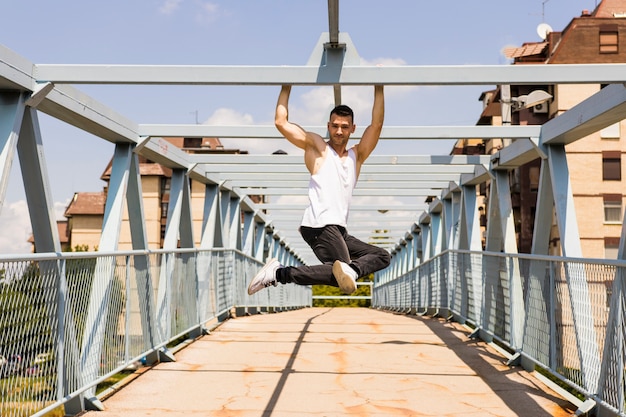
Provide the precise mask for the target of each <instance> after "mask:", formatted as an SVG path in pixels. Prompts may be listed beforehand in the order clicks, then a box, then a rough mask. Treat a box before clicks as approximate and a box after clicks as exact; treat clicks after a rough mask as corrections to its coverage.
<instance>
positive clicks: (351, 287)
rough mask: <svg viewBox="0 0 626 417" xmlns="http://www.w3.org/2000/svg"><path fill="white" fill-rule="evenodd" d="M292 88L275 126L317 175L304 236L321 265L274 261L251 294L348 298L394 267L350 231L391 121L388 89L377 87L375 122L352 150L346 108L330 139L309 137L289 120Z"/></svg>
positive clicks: (284, 93)
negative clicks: (324, 292) (311, 288)
mask: <svg viewBox="0 0 626 417" xmlns="http://www.w3.org/2000/svg"><path fill="white" fill-rule="evenodd" d="M290 93H291V86H288V85H287V86H283V87H282V89H281V91H280V95H279V96H278V103H277V105H276V116H275V124H276V127H277V128H278V130H279V131H280V133H281V134H282V135H283V136H284V137H285V138H286V139H287V140H288V141H289V142H291V143H293V144H294V145H295V146H297V147H298V148H301V149H303V150H304V163H305V165H306V167H307V169H308V170H309V172H310V173H311V179H310V181H309V203H310V205H309V207H308V208H307V209H306V210H305V212H304V216H303V218H302V223H301V226H300V229H299V230H300V234H301V235H302V237H303V238H304V240H305V241H306V242H307V243H308V244H309V246H310V247H311V249H313V252H314V253H315V255H316V256H317V258H318V259H319V260H320V261H321V262H322V264H321V265H311V266H300V267H289V266H288V267H283V266H282V265H280V263H279V262H278V261H277V260H276V259H270V260H269V261H268V262H267V263H266V264H265V266H264V267H263V268H262V269H261V271H259V273H258V274H257V275H256V276H255V277H254V278H253V279H252V281H251V282H250V285H249V286H248V294H250V295H252V294H254V293H256V292H257V291H260V290H261V289H263V288H265V287H269V286H270V285H273V286H276V285H278V283H281V284H286V283H290V282H292V283H295V284H299V285H332V286H335V287H339V288H341V290H342V292H344V293H345V294H352V293H353V292H354V291H355V290H356V279H357V278H359V277H362V276H366V275H368V274H370V273H372V272H376V271H378V270H381V269H383V268H386V267H387V266H388V265H389V262H390V260H391V256H390V255H389V253H388V252H387V251H386V250H384V249H382V248H379V247H376V246H372V245H369V244H367V243H365V242H361V241H360V240H358V239H356V238H355V237H353V236H350V235H349V234H348V232H347V230H346V226H347V223H348V211H349V208H350V200H351V199H352V190H353V189H354V187H355V185H356V182H357V179H358V177H359V172H360V171H361V166H362V165H363V162H365V160H366V159H367V157H368V156H370V154H371V153H372V151H373V150H374V148H375V147H376V144H377V143H378V138H379V137H380V132H381V130H382V128H383V120H384V116H385V105H384V94H383V86H382V85H377V86H375V87H374V105H373V108H372V122H371V123H370V125H369V126H368V127H367V128H366V129H365V132H364V133H363V137H362V138H361V141H360V142H359V143H358V144H356V145H354V146H353V147H351V148H350V149H347V148H346V146H347V144H348V140H349V139H350V135H351V134H352V133H354V130H355V128H356V125H355V124H354V114H353V112H352V110H351V109H350V108H349V107H348V106H345V105H339V106H337V107H335V108H334V109H333V110H332V111H331V113H330V120H329V122H328V133H329V139H328V141H325V140H324V139H323V138H322V137H321V136H320V135H318V134H316V133H313V132H307V131H305V130H304V129H302V127H300V126H298V125H297V124H294V123H291V122H290V121H289V120H288V110H287V104H288V102H289V95H290Z"/></svg>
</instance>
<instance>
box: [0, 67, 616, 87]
mask: <svg viewBox="0 0 626 417" xmlns="http://www.w3.org/2000/svg"><path fill="white" fill-rule="evenodd" d="M624 74H626V64H611V65H604V64H576V65H573V64H568V65H559V64H553V65H508V66H505V65H424V66H384V67H379V66H344V67H343V68H342V70H341V71H326V72H320V67H317V66H308V65H305V66H216V65H106V64H105V65H81V64H36V65H34V67H33V79H35V80H36V81H37V82H52V83H54V84H57V85H59V84H119V85H128V84H134V85H150V84H152V85H154V84H163V85H276V86H278V85H284V84H291V85H335V84H341V85H373V84H383V85H414V86H420V85H499V84H517V85H526V84H530V85H536V84H537V83H538V82H539V80H540V82H541V83H542V84H574V83H575V84H585V83H592V84H599V83H601V84H612V83H622V82H625V81H626V77H625V76H624ZM0 75H1V74H0Z"/></svg>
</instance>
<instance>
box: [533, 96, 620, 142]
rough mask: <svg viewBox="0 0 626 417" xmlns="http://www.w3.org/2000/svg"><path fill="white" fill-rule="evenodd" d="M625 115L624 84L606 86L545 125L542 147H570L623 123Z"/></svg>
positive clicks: (542, 132) (543, 126)
mask: <svg viewBox="0 0 626 417" xmlns="http://www.w3.org/2000/svg"><path fill="white" fill-rule="evenodd" d="M625 114H626V87H625V86H624V84H614V85H609V86H606V87H605V88H603V89H601V90H600V91H599V92H597V93H596V94H594V95H592V96H591V97H589V98H587V99H586V100H584V101H582V102H581V103H579V104H577V105H576V106H574V107H572V108H571V109H569V110H568V111H566V112H565V113H563V114H561V115H559V117H555V118H554V119H551V120H549V121H548V122H546V123H545V124H544V125H542V128H541V142H540V145H554V144H563V145H567V144H569V143H572V142H575V141H577V140H578V139H582V138H584V137H585V136H588V135H590V134H592V133H595V132H598V131H599V130H600V129H603V128H605V127H607V126H610V125H612V124H614V123H617V122H619V121H621V120H623V119H624V115H625Z"/></svg>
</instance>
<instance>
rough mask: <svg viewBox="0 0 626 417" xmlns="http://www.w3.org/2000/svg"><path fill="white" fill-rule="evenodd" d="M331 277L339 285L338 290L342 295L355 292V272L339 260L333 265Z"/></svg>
mask: <svg viewBox="0 0 626 417" xmlns="http://www.w3.org/2000/svg"><path fill="white" fill-rule="evenodd" d="M333 275H334V276H335V279H336V280H337V284H339V288H341V291H343V293H344V294H352V293H353V292H355V291H356V279H357V278H358V277H357V275H356V271H355V270H354V269H352V268H350V266H349V265H348V264H347V263H345V262H341V261H339V260H337V261H335V263H333Z"/></svg>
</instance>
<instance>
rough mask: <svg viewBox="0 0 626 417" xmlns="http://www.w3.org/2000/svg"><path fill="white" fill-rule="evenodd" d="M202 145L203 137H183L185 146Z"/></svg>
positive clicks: (197, 146)
mask: <svg viewBox="0 0 626 417" xmlns="http://www.w3.org/2000/svg"><path fill="white" fill-rule="evenodd" d="M201 147H202V138H184V139H183V148H185V149H189V148H201Z"/></svg>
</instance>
